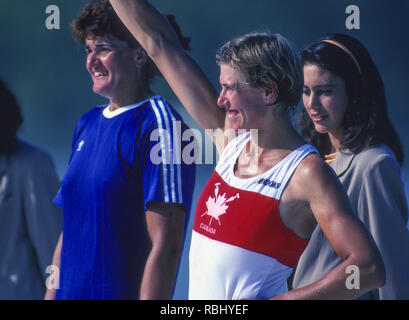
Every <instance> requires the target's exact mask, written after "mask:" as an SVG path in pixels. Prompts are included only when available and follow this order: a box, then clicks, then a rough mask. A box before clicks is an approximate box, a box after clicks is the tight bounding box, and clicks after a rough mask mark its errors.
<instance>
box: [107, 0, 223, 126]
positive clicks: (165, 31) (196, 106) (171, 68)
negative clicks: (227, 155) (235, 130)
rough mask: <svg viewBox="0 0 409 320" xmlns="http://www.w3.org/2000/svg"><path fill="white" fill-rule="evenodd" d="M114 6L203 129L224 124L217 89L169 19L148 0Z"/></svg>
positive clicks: (119, 0)
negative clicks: (180, 38) (180, 39)
mask: <svg viewBox="0 0 409 320" xmlns="http://www.w3.org/2000/svg"><path fill="white" fill-rule="evenodd" d="M110 2H111V4H112V7H113V8H114V10H115V11H116V13H117V14H118V16H119V17H120V19H121V20H122V22H123V23H124V24H125V26H126V27H127V28H128V29H129V31H130V32H131V33H132V35H133V36H134V37H135V39H136V40H137V41H138V42H139V43H140V44H141V45H142V47H143V48H144V49H145V51H146V52H147V54H148V55H149V57H150V58H151V59H152V60H153V62H154V63H155V64H156V66H157V67H158V69H159V70H160V72H161V73H162V75H163V76H164V77H165V79H166V81H167V82H168V83H169V85H170V87H171V88H172V90H173V91H174V92H175V94H176V96H177V97H178V98H179V100H180V101H181V103H182V104H183V106H184V107H185V108H186V110H187V111H188V112H189V113H190V115H191V116H192V118H193V119H194V120H195V121H196V122H197V123H198V124H199V125H200V126H201V127H202V128H203V129H217V128H223V127H224V110H223V109H221V108H219V107H218V106H217V96H218V95H217V91H216V89H215V88H214V86H213V85H212V84H211V82H210V81H209V80H208V78H207V77H206V75H205V74H204V73H203V71H202V70H201V68H200V67H199V66H198V65H197V63H196V62H195V61H194V60H193V59H192V58H191V57H190V56H189V55H188V54H187V53H186V52H185V51H184V50H183V49H182V48H181V46H180V44H179V42H178V39H177V37H176V35H175V33H174V31H173V29H172V27H171V26H170V25H169V23H168V22H167V21H166V19H165V18H164V17H163V16H162V15H161V14H160V13H159V12H158V11H157V10H156V9H155V8H154V7H153V6H152V5H151V4H150V3H149V2H148V1H145V0H110Z"/></svg>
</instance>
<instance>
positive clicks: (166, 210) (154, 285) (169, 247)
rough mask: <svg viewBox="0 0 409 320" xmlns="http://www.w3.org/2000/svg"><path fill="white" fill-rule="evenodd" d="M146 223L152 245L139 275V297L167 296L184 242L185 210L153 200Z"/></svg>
mask: <svg viewBox="0 0 409 320" xmlns="http://www.w3.org/2000/svg"><path fill="white" fill-rule="evenodd" d="M148 209H149V210H148V211H147V212H146V222H147V226H148V232H149V236H150V238H151V241H152V248H151V251H150V254H149V256H148V259H147V261H146V265H145V270H144V274H143V278H142V284H141V291H140V299H141V300H146V299H156V300H165V299H170V298H171V295H172V290H173V286H174V283H175V278H176V272H177V268H178V264H179V258H180V254H181V250H182V245H183V226H184V216H185V209H184V207H183V206H182V205H179V204H164V203H152V204H151V205H150V206H149V208H148Z"/></svg>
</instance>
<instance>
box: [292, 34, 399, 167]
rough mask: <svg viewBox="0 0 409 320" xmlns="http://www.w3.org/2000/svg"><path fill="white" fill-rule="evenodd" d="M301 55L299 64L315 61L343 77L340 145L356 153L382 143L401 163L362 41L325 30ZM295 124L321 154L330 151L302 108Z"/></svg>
mask: <svg viewBox="0 0 409 320" xmlns="http://www.w3.org/2000/svg"><path fill="white" fill-rule="evenodd" d="M326 40H329V42H326ZM334 42H335V43H336V44H338V45H336V44H334ZM342 47H343V48H342ZM301 56H302V62H303V65H308V64H313V65H317V66H319V67H321V68H323V69H325V70H328V71H330V72H332V73H334V74H335V75H337V76H338V77H340V78H341V79H342V80H343V81H344V84H345V91H346V94H347V97H348V100H349V105H348V107H347V109H346V111H345V114H344V118H343V122H342V127H343V128H344V133H343V137H342V139H341V146H342V148H345V149H349V150H351V151H352V152H354V153H359V152H361V151H362V150H364V149H365V148H367V147H369V146H372V145H376V144H379V143H384V144H386V145H387V146H388V147H389V148H390V149H391V150H392V151H393V153H394V154H395V157H396V159H397V160H398V162H399V164H401V165H402V163H403V158H404V153H403V150H402V145H401V143H400V139H399V136H398V134H397V133H396V131H395V129H394V127H393V125H392V123H391V121H390V119H389V117H388V112H387V101H386V97H385V89H384V85H383V81H382V78H381V76H380V74H379V71H378V68H377V67H376V64H375V63H374V62H373V60H372V58H371V56H370V54H369V52H368V51H367V49H366V48H365V47H364V45H363V44H362V43H361V42H359V41H358V40H357V39H355V38H353V37H350V36H347V35H344V34H329V35H327V36H325V37H323V38H321V39H320V40H319V41H316V42H313V43H311V44H309V45H308V46H306V47H305V48H303V49H302V51H301ZM299 126H300V129H301V133H302V135H303V136H304V137H305V138H306V139H307V141H308V142H309V143H311V144H313V145H314V146H316V147H317V149H318V151H319V152H320V153H321V154H326V153H328V152H329V151H330V150H329V149H330V141H329V138H328V135H327V134H320V133H318V132H316V130H315V128H314V124H313V122H312V121H311V119H310V117H309V116H308V114H307V112H306V110H305V108H303V109H302V111H301V118H300V121H299Z"/></svg>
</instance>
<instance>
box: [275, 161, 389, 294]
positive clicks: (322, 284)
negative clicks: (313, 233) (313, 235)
mask: <svg viewBox="0 0 409 320" xmlns="http://www.w3.org/2000/svg"><path fill="white" fill-rule="evenodd" d="M293 181H294V183H296V189H297V190H298V192H299V193H298V196H299V198H302V199H305V200H306V201H307V203H308V204H309V207H310V208H311V211H312V212H313V214H314V216H315V218H316V220H317V222H318V224H319V225H320V227H321V229H322V231H323V232H324V234H325V236H326V237H327V239H328V241H329V242H330V243H331V245H332V247H333V248H334V251H335V252H336V253H337V254H338V255H339V256H340V257H341V258H342V260H343V261H342V262H341V263H340V264H339V265H337V266H336V267H335V268H334V269H332V270H331V271H330V272H328V273H327V274H326V275H325V276H323V277H322V278H321V279H320V280H318V281H316V282H314V283H312V284H310V285H308V286H305V287H302V288H298V289H294V290H291V291H288V292H287V293H285V294H283V295H281V296H278V297H276V298H277V299H337V300H338V299H355V298H358V297H360V296H361V295H363V294H364V293H366V292H368V291H370V290H373V289H375V288H378V287H381V286H383V285H384V283H385V270H384V266H383V262H382V258H381V256H380V254H379V251H378V249H377V247H376V244H375V242H374V241H373V238H372V237H371V235H370V234H369V232H368V231H367V229H366V228H365V227H364V225H363V224H362V223H361V222H360V221H359V220H358V219H357V218H356V217H355V216H354V215H353V214H352V209H351V207H350V205H349V201H348V198H347V196H346V193H345V191H344V189H343V187H342V185H341V183H340V182H339V180H338V179H337V177H336V175H335V173H334V172H333V171H332V170H331V169H330V168H329V167H328V166H327V165H325V164H324V163H323V162H322V161H321V160H320V159H318V157H315V156H313V157H310V158H307V159H306V160H304V161H303V163H301V164H300V166H299V168H297V171H296V173H295V175H294V177H293ZM348 279H349V280H352V279H353V280H354V281H351V282H350V281H349V280H348Z"/></svg>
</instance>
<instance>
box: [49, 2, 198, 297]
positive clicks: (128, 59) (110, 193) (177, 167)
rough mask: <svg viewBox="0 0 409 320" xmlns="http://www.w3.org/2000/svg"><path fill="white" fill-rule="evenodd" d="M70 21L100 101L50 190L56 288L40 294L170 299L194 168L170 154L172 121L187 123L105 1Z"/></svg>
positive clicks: (174, 149)
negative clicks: (57, 212)
mask: <svg viewBox="0 0 409 320" xmlns="http://www.w3.org/2000/svg"><path fill="white" fill-rule="evenodd" d="M168 17H169V21H170V22H171V23H174V18H173V16H168ZM174 27H175V30H179V29H178V27H177V25H175V24H174ZM72 30H73V35H74V38H75V39H76V40H77V41H79V42H80V43H81V44H83V45H85V47H86V52H87V59H86V68H87V70H88V72H89V73H90V75H91V79H92V81H93V91H94V92H95V93H97V94H99V95H101V96H104V97H106V98H107V99H109V104H108V105H105V106H101V107H96V108H93V109H92V110H90V111H89V112H87V113H86V114H85V115H84V116H83V117H82V118H81V119H80V120H79V122H78V123H77V125H76V128H75V132H74V138H73V145H72V154H71V158H70V163H69V167H68V170H67V172H66V174H65V177H64V179H63V181H62V184H61V189H60V191H59V193H58V194H57V196H56V198H55V200H54V201H55V203H57V204H58V205H60V206H61V207H62V208H63V214H64V219H63V233H62V235H61V237H60V241H59V243H58V245H57V247H56V250H55V254H54V259H53V264H54V265H57V266H60V281H59V288H58V289H57V290H55V288H49V290H48V292H47V294H46V298H47V299H52V298H56V299H138V298H140V299H169V298H170V297H171V294H172V290H173V285H174V281H175V276H176V271H177V267H178V262H179V257H180V252H181V248H182V243H183V235H184V227H185V225H186V220H187V217H188V215H187V214H186V213H188V212H189V209H190V202H191V197H192V190H193V184H194V177H195V173H194V165H186V164H183V163H181V162H180V161H174V159H178V157H177V156H178V155H179V154H180V152H181V148H182V146H181V145H178V143H176V144H175V143H174V142H175V141H177V142H180V141H181V139H180V137H179V136H178V134H179V133H178V130H175V127H177V128H181V130H182V132H183V130H185V129H186V126H185V125H184V124H183V123H182V119H181V117H180V116H179V115H178V114H177V112H176V111H175V110H174V109H173V108H172V107H171V106H170V105H169V104H168V103H167V102H166V100H165V99H163V98H162V97H160V96H158V95H154V94H153V92H152V91H151V88H150V82H151V80H152V79H153V77H154V76H156V75H158V74H159V73H158V70H157V69H156V67H155V66H154V64H153V63H152V61H151V60H150V59H149V57H148V56H147V54H146V53H145V51H144V49H143V48H142V47H141V46H140V45H139V44H138V43H137V42H136V41H135V39H134V38H133V37H132V36H131V34H130V33H129V32H128V31H127V30H126V28H125V27H124V26H123V24H122V23H121V21H120V20H119V19H118V17H117V16H116V15H115V12H114V11H113V9H112V7H111V6H110V4H109V2H108V1H93V2H91V3H90V4H88V5H87V6H86V7H85V8H84V9H83V10H82V12H81V14H80V15H79V16H78V18H77V19H76V20H75V21H74V22H73V24H72ZM180 40H181V43H182V45H184V47H185V48H186V49H188V42H189V41H188V39H186V38H184V37H183V36H181V35H180ZM158 146H159V148H158ZM158 149H159V151H155V150H158Z"/></svg>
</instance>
